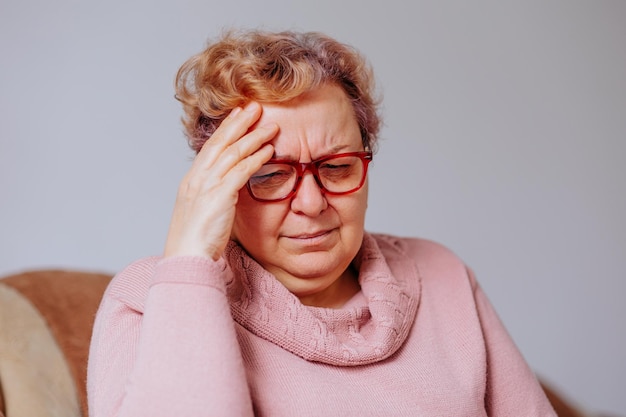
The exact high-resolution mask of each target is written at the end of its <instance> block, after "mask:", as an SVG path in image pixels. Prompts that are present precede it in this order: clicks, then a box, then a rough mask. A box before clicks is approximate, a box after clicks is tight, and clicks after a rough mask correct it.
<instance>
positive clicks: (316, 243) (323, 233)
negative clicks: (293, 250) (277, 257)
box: [285, 229, 337, 249]
mask: <svg viewBox="0 0 626 417" xmlns="http://www.w3.org/2000/svg"><path fill="white" fill-rule="evenodd" d="M336 230H337V229H327V230H319V231H315V232H307V233H299V234H296V235H286V236H285V237H286V238H288V239H289V240H290V241H291V242H292V243H294V244H296V245H304V246H309V247H318V248H320V249H321V248H323V247H326V246H330V245H332V243H333V242H334V239H332V236H333V234H334V233H333V232H335V231H336Z"/></svg>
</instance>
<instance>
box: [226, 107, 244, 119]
mask: <svg viewBox="0 0 626 417" xmlns="http://www.w3.org/2000/svg"><path fill="white" fill-rule="evenodd" d="M240 111H241V107H239V106H237V107H235V108H234V109H232V110H231V111H230V114H229V115H228V116H229V117H234V116H236V115H237V114H239V112H240Z"/></svg>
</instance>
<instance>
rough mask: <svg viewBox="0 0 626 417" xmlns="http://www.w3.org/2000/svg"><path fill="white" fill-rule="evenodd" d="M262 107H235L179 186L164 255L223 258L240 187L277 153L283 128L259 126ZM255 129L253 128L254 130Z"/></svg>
mask: <svg viewBox="0 0 626 417" xmlns="http://www.w3.org/2000/svg"><path fill="white" fill-rule="evenodd" d="M261 111H262V109H261V106H260V105H259V104H258V103H255V102H251V103H249V104H248V105H246V106H245V107H244V108H243V109H240V108H238V107H237V108H235V109H234V110H233V111H232V112H231V113H230V114H229V115H228V117H226V119H224V121H223V122H222V124H221V125H220V126H219V128H217V130H216V131H215V133H213V135H212V136H211V138H210V139H209V140H207V141H206V143H205V144H204V146H203V147H202V149H201V150H200V152H198V154H197V155H196V157H195V159H194V161H193V164H192V166H191V168H190V169H189V172H187V174H186V175H185V177H184V178H183V180H182V182H181V183H180V186H179V188H178V195H177V197H176V204H175V206H174V213H173V215H172V220H171V223H170V227H169V231H168V235H167V241H166V244H165V252H164V256H165V257H169V256H181V255H189V256H205V257H209V258H211V259H213V260H217V259H219V257H220V256H221V255H222V252H223V251H224V248H225V247H226V244H227V243H228V240H229V239H230V235H231V230H232V227H233V222H234V219H235V206H236V204H237V199H238V196H239V190H240V189H241V188H242V187H244V186H245V185H246V183H247V182H248V179H249V178H250V176H251V175H252V174H254V173H255V172H256V171H257V170H258V169H259V168H260V167H261V166H262V165H263V164H264V163H265V162H267V161H268V160H269V159H270V158H271V157H272V154H273V153H274V148H273V146H272V145H270V144H269V143H268V142H269V141H270V140H271V139H272V138H273V137H274V136H275V135H276V133H277V132H278V126H277V125H276V124H272V125H269V126H259V127H256V128H255V129H253V130H251V131H249V129H250V127H252V126H253V125H254V123H255V122H256V121H258V119H259V117H260V116H261ZM248 131H249V132H248Z"/></svg>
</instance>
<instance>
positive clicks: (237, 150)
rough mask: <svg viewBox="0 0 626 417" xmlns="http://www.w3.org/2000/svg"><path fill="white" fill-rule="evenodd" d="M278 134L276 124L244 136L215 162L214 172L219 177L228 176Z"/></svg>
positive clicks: (261, 127) (257, 129)
mask: <svg viewBox="0 0 626 417" xmlns="http://www.w3.org/2000/svg"><path fill="white" fill-rule="evenodd" d="M277 133H278V125H277V124H275V123H272V124H270V125H266V126H260V127H257V128H256V129H254V130H253V131H251V132H249V133H248V134H246V135H245V136H243V137H242V138H241V139H240V140H238V141H237V142H235V143H233V144H232V145H230V146H229V147H228V148H226V149H225V150H224V151H223V152H222V154H221V155H220V157H219V159H217V160H216V161H215V163H214V165H213V166H212V170H213V171H214V172H215V173H216V174H217V175H224V174H226V173H227V172H228V171H230V170H231V169H233V167H235V166H236V165H238V164H239V163H240V162H241V161H242V160H243V159H245V158H247V157H249V156H251V155H253V154H254V153H255V152H257V151H258V150H259V149H260V148H261V147H262V146H263V145H264V144H266V143H267V142H269V141H270V140H272V139H273V138H274V137H275V136H276V134H277ZM270 157H271V155H270ZM267 159H269V158H267ZM267 159H266V160H265V161H263V163H265V162H266V161H267ZM253 160H254V159H253ZM257 169H258V168H257ZM251 174H252V173H251Z"/></svg>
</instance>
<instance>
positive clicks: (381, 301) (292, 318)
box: [225, 233, 420, 366]
mask: <svg viewBox="0 0 626 417" xmlns="http://www.w3.org/2000/svg"><path fill="white" fill-rule="evenodd" d="M225 258H226V260H227V261H228V263H229V265H230V267H231V269H232V270H233V272H234V274H233V276H234V277H236V278H234V279H233V280H232V281H231V282H229V283H228V284H227V291H228V297H229V299H230V305H231V313H232V315H233V318H234V319H235V321H236V322H237V323H239V324H240V325H241V326H243V327H244V328H246V329H247V330H249V331H250V332H252V333H253V334H255V335H257V336H259V337H261V338H263V339H266V340H268V341H270V342H272V343H274V344H276V345H278V346H280V347H282V348H283V349H286V350H288V351H289V352H291V353H293V354H295V355H298V356H300V357H302V358H304V359H306V360H309V361H315V362H322V363H327V364H330V365H335V366H354V365H364V364H369V363H373V362H377V361H380V360H383V359H385V358H387V357H389V356H391V355H392V354H393V353H394V352H395V351H396V350H397V349H398V348H399V347H400V346H402V343H403V342H404V340H405V339H406V337H407V335H408V333H409V330H410V328H411V325H412V324H413V321H414V320H415V315H416V313H417V306H418V303H419V296H420V279H419V274H418V271H417V267H416V266H415V264H414V262H413V261H412V260H411V259H408V258H407V257H405V256H403V255H402V253H401V251H400V250H399V249H397V248H396V247H394V245H393V243H392V242H389V241H388V240H387V239H385V238H382V237H378V238H376V237H374V236H373V235H370V234H367V233H366V234H365V235H364V238H363V244H362V246H361V249H360V251H359V253H358V254H357V256H356V258H355V260H354V262H353V264H354V266H355V268H356V269H357V270H358V271H359V283H360V285H361V292H362V294H363V296H364V298H365V301H366V302H365V305H359V306H353V307H346V308H341V309H330V308H321V307H310V306H305V305H303V304H302V303H300V300H299V299H298V298H297V297H296V296H295V295H293V294H292V293H290V292H289V291H288V290H287V289H286V288H285V287H284V286H283V285H282V284H281V283H280V282H279V281H278V280H277V279H276V278H275V277H274V276H273V275H272V274H270V273H269V272H267V271H266V270H265V269H263V267H261V265H259V264H258V263H257V262H256V261H254V260H253V259H252V258H250V256H248V255H247V253H246V252H245V250H244V249H243V248H242V247H241V246H239V245H237V244H236V243H234V242H231V243H230V244H229V245H228V247H227V248H226V252H225Z"/></svg>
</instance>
